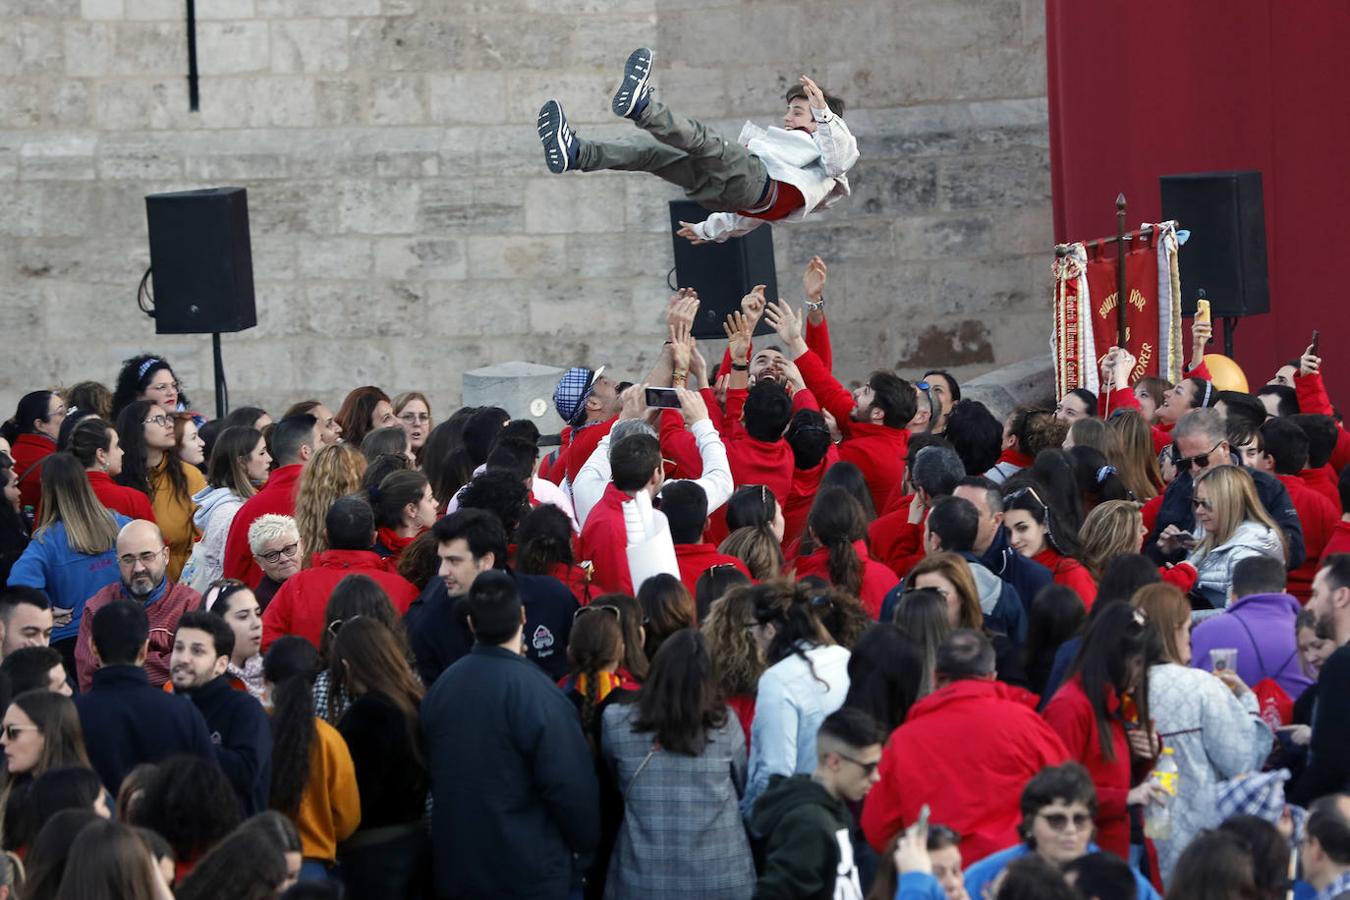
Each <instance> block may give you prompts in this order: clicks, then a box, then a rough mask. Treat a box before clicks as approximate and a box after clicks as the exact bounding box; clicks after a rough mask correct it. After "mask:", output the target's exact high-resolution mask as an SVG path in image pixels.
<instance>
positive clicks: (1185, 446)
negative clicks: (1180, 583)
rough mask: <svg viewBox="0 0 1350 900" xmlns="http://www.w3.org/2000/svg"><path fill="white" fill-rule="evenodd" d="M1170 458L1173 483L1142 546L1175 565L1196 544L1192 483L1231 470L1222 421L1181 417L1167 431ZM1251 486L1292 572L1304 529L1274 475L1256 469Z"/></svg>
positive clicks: (1209, 415)
mask: <svg viewBox="0 0 1350 900" xmlns="http://www.w3.org/2000/svg"><path fill="white" fill-rule="evenodd" d="M1172 455H1173V459H1174V460H1175V463H1176V467H1177V477H1176V478H1175V479H1174V480H1173V481H1172V483H1171V484H1169V485H1168V486H1167V492H1166V493H1165V494H1163V501H1162V506H1161V507H1159V509H1158V521H1157V524H1155V525H1154V528H1153V531H1152V532H1151V533H1150V534H1149V536H1148V539H1147V540H1146V541H1145V542H1144V552H1146V553H1148V554H1149V555H1150V556H1152V557H1153V558H1154V559H1155V560H1156V561H1158V562H1179V561H1180V560H1181V559H1183V558H1184V557H1185V555H1186V554H1187V553H1188V552H1190V549H1191V548H1192V547H1193V546H1194V545H1195V544H1196V543H1198V542H1199V539H1198V538H1196V537H1195V535H1194V534H1193V532H1194V530H1195V509H1194V506H1193V505H1192V502H1191V501H1192V499H1193V498H1194V496H1195V480H1194V479H1195V477H1198V476H1199V475H1201V474H1202V473H1203V472H1204V470H1205V469H1208V468H1210V467H1212V466H1231V465H1236V464H1237V460H1236V459H1235V457H1234V456H1233V452H1232V450H1231V448H1230V447H1229V446H1228V430H1227V428H1226V426H1225V425H1224V421H1223V417H1222V416H1220V415H1219V413H1218V412H1217V411H1215V410H1213V409H1195V410H1191V411H1190V412H1188V413H1186V415H1184V416H1182V417H1181V420H1180V421H1179V422H1177V426H1176V428H1174V429H1173V430H1172ZM1247 471H1248V472H1249V473H1250V474H1251V476H1252V481H1254V482H1255V483H1256V494H1257V496H1258V497H1259V498H1260V500H1261V505H1262V506H1264V507H1265V509H1266V512H1267V513H1269V514H1270V517H1271V518H1272V519H1274V520H1275V522H1276V524H1278V525H1279V526H1280V528H1281V529H1282V530H1283V531H1284V534H1285V538H1286V542H1287V544H1288V546H1289V558H1288V559H1287V560H1286V561H1285V562H1286V564H1287V565H1288V567H1289V568H1290V569H1297V568H1298V567H1299V566H1301V565H1303V562H1304V560H1305V559H1306V558H1307V550H1306V547H1305V544H1304V540H1303V525H1302V524H1301V523H1300V522H1299V518H1298V512H1297V511H1295V509H1294V502H1293V500H1291V499H1290V497H1289V491H1288V490H1287V489H1286V488H1285V486H1284V485H1283V484H1281V483H1280V481H1279V479H1278V478H1276V477H1275V476H1274V475H1268V474H1267V473H1265V472H1261V471H1258V470H1256V469H1248V470H1247Z"/></svg>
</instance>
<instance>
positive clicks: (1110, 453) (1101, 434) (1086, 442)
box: [1062, 418, 1120, 459]
mask: <svg viewBox="0 0 1350 900" xmlns="http://www.w3.org/2000/svg"><path fill="white" fill-rule="evenodd" d="M1074 447H1092V448H1094V449H1096V450H1098V451H1100V452H1101V454H1102V456H1105V457H1106V458H1107V459H1113V458H1114V457H1115V456H1117V455H1119V453H1120V439H1119V438H1117V437H1116V435H1115V433H1114V432H1113V431H1111V429H1110V428H1108V427H1107V425H1106V423H1105V422H1103V421H1102V420H1101V419H1097V418H1091V419H1079V420H1078V421H1076V422H1074V423H1073V424H1072V425H1070V426H1069V433H1068V434H1067V435H1066V436H1065V438H1064V444H1063V445H1062V449H1064V450H1071V449H1073V448H1074Z"/></svg>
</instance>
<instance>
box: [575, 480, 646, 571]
mask: <svg viewBox="0 0 1350 900" xmlns="http://www.w3.org/2000/svg"><path fill="white" fill-rule="evenodd" d="M631 499H632V498H631V497H629V496H628V495H627V494H625V493H624V492H623V491H621V490H619V489H618V488H616V487H615V486H614V484H613V483H612V482H611V483H610V484H607V485H605V493H604V494H603V495H602V496H601V497H600V502H599V503H597V504H595V507H594V508H593V509H592V510H591V514H590V515H588V516H587V517H586V524H585V525H583V526H582V527H581V542H580V544H579V545H578V553H579V556H578V561H579V562H583V563H584V562H590V564H591V567H592V568H591V584H592V585H594V587H595V589H596V590H598V591H599V592H600V593H602V594H608V593H620V594H632V593H633V579H632V576H631V575H629V573H628V525H627V524H626V523H625V522H624V518H623V504H624V503H625V502H626V501H628V500H631Z"/></svg>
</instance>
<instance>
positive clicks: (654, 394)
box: [646, 387, 680, 409]
mask: <svg viewBox="0 0 1350 900" xmlns="http://www.w3.org/2000/svg"><path fill="white" fill-rule="evenodd" d="M646 400H647V405H648V406H650V407H652V408H654V409H679V408H680V395H679V393H678V392H677V391H676V390H675V388H668V387H649V388H647V392H646Z"/></svg>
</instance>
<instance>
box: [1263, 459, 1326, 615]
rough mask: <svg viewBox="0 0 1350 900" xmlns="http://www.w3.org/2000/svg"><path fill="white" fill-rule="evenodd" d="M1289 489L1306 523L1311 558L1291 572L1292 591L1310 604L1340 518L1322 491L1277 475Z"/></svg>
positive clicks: (1297, 480)
mask: <svg viewBox="0 0 1350 900" xmlns="http://www.w3.org/2000/svg"><path fill="white" fill-rule="evenodd" d="M1275 477H1276V478H1278V479H1280V483H1281V484H1283V485H1284V486H1285V487H1286V488H1287V489H1288V490H1289V499H1290V500H1292V501H1294V512H1296V513H1298V520H1299V522H1300V523H1301V524H1302V525H1303V543H1304V544H1305V545H1306V546H1307V548H1308V558H1307V560H1305V561H1304V563H1303V565H1301V566H1299V567H1298V568H1297V569H1294V570H1293V571H1292V572H1290V573H1289V581H1288V588H1287V589H1288V591H1289V593H1291V594H1293V595H1294V597H1296V598H1297V599H1298V602H1299V603H1302V604H1306V603H1307V602H1308V599H1309V598H1310V597H1312V583H1313V579H1314V578H1316V577H1317V570H1318V569H1319V568H1321V560H1322V554H1323V553H1324V552H1326V547H1327V541H1329V540H1331V535H1332V532H1333V531H1335V530H1336V525H1337V524H1338V523H1339V521H1340V518H1341V517H1340V514H1339V513H1338V512H1336V507H1334V506H1332V505H1331V502H1330V501H1328V500H1327V498H1326V497H1323V496H1322V495H1321V494H1319V493H1317V492H1316V491H1314V490H1313V489H1312V488H1310V487H1308V486H1307V484H1305V483H1304V481H1303V479H1302V478H1300V477H1298V476H1297V475H1276V476H1275Z"/></svg>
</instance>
